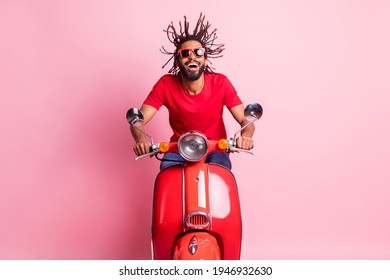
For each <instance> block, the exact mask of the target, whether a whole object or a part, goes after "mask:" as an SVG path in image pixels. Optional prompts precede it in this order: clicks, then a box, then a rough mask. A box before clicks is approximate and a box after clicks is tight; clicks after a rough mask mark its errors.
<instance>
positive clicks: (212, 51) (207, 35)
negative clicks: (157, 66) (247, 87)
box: [160, 14, 225, 74]
mask: <svg viewBox="0 0 390 280" xmlns="http://www.w3.org/2000/svg"><path fill="white" fill-rule="evenodd" d="M210 26H211V24H210V23H209V22H208V21H207V22H205V16H203V15H202V14H200V16H199V19H198V22H197V23H196V26H195V29H194V31H193V32H192V34H191V33H190V31H189V27H190V24H189V22H188V21H187V17H186V16H184V24H183V25H182V23H181V22H179V28H180V29H179V32H177V31H176V28H175V27H174V25H173V22H171V24H169V25H168V28H167V29H166V30H164V32H166V33H167V37H168V39H169V41H171V42H172V43H173V44H174V46H175V47H176V49H175V51H174V52H170V51H167V50H166V49H165V48H164V46H162V47H161V49H160V51H161V52H162V53H163V54H168V55H171V58H170V59H169V60H168V61H167V63H165V64H164V66H163V67H162V68H164V67H165V66H166V65H167V64H168V63H169V62H170V61H171V60H172V59H173V58H175V57H176V56H177V55H178V54H177V51H178V50H179V48H180V46H181V45H182V44H183V43H184V42H186V41H189V40H196V41H198V42H199V43H201V44H202V47H203V48H205V49H206V54H205V58H218V57H222V55H220V53H221V52H222V51H223V50H224V46H225V44H216V43H214V41H215V40H216V39H217V34H216V31H217V29H214V30H213V31H212V32H209V28H210ZM210 63H211V62H210ZM178 72H179V67H178V66H177V64H176V59H175V60H174V62H173V66H172V68H171V69H170V70H169V71H168V73H172V74H177V73H178ZM205 73H213V70H212V68H211V67H209V66H206V68H205Z"/></svg>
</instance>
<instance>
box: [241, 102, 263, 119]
mask: <svg viewBox="0 0 390 280" xmlns="http://www.w3.org/2000/svg"><path fill="white" fill-rule="evenodd" d="M244 115H245V118H246V119H247V120H248V121H250V122H253V121H255V120H258V119H260V118H261V116H262V115H263V108H262V107H261V105H260V104H259V103H250V104H248V105H247V106H246V107H245V110H244Z"/></svg>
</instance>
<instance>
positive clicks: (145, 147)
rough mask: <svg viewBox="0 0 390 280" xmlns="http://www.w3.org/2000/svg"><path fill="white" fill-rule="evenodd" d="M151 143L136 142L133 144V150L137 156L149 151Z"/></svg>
mask: <svg viewBox="0 0 390 280" xmlns="http://www.w3.org/2000/svg"><path fill="white" fill-rule="evenodd" d="M150 147H151V144H150V143H149V142H138V143H136V144H135V145H134V147H133V150H134V153H135V154H136V155H137V156H142V155H144V154H147V153H150Z"/></svg>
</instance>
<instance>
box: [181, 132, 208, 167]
mask: <svg viewBox="0 0 390 280" xmlns="http://www.w3.org/2000/svg"><path fill="white" fill-rule="evenodd" d="M178 149H179V153H180V155H181V156H182V157H183V158H184V159H185V160H186V161H190V162H195V161H200V160H201V159H203V158H204V157H205V156H206V154H207V151H208V143H207V138H206V136H204V135H203V134H202V133H199V132H195V131H190V132H187V133H185V134H183V135H182V136H181V137H180V138H179V141H178Z"/></svg>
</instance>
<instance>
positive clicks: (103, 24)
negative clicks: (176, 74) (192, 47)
mask: <svg viewBox="0 0 390 280" xmlns="http://www.w3.org/2000/svg"><path fill="white" fill-rule="evenodd" d="M201 11H203V12H204V13H205V14H206V16H207V18H208V19H209V20H210V22H211V24H212V27H214V28H217V29H218V35H219V42H224V43H225V44H226V47H227V49H226V51H225V52H224V57H223V58H220V59H217V60H214V63H213V66H214V67H215V68H216V69H217V71H219V72H221V73H224V74H226V75H227V76H228V77H229V78H230V80H231V81H232V83H233V84H234V85H235V87H236V89H237V91H238V92H239V94H240V96H241V97H242V99H243V101H244V102H245V103H248V102H253V101H257V102H260V103H261V104H262V105H263V107H264V116H263V118H262V120H261V121H260V122H258V123H257V125H256V127H257V129H256V133H255V141H256V142H255V143H256V147H255V152H256V154H255V156H250V155H246V154H242V155H241V154H240V155H233V156H232V158H233V165H234V172H235V174H236V177H237V180H238V183H239V190H240V198H241V204H242V216H243V222H244V236H243V248H242V258H243V259H389V258H390V214H389V213H390V170H389V167H390V111H389V109H388V108H389V102H390V97H389V93H390V83H389V77H390V66H389V65H390V55H389V49H390V40H389V36H388V34H389V26H390V16H389V13H390V4H389V1H386V0H383V1H380V0H373V1H356V0H327V1H303V0H292V1H291V0H284V1H283V0H277V1H263V0H252V1H245V0H244V1H231V2H229V1H226V0H224V1H209V0H207V1H201V0H199V1H195V2H191V1H190V2H188V1H184V2H183V1H177V0H164V1H133V0H116V1H109V0H97V1H96V0H94V1H92V0H78V1H67V0H55V1H49V0H47V1H44V0H35V1H27V0H24V1H23V0H1V2H0V40H1V42H0V79H1V82H0V92H1V105H0V106H1V110H0V114H1V118H0V120H1V145H0V152H1V161H0V164H1V165H0V170H1V178H0V227H1V230H0V258H1V259H149V258H150V257H151V253H150V240H149V235H150V234H149V228H150V215H151V195H152V185H153V179H154V177H155V175H156V173H157V170H158V162H157V161H155V160H148V159H145V160H143V161H140V162H135V161H134V155H133V153H132V149H131V148H132V145H133V141H132V139H131V136H130V133H129V128H128V124H127V123H126V121H125V113H126V111H127V109H128V108H130V107H134V106H137V107H138V106H140V104H141V103H142V101H143V99H144V98H145V96H146V94H147V93H148V92H149V91H150V89H151V87H152V86H153V84H154V83H155V82H156V81H157V79H158V78H159V77H160V76H161V75H163V74H164V73H166V72H167V70H168V68H166V69H161V66H162V65H163V64H164V63H165V62H166V60H167V59H168V57H167V56H164V55H162V54H161V53H160V52H159V48H160V47H161V45H164V46H166V47H168V48H169V49H171V45H170V44H169V42H168V40H167V38H166V35H165V33H164V32H163V31H162V30H163V29H164V28H166V27H167V26H168V24H169V23H170V21H171V20H172V21H174V22H175V23H176V24H177V23H178V21H179V20H181V19H182V16H183V15H187V16H188V18H189V19H190V20H191V22H194V21H195V20H196V19H197V17H198V15H199V13H200V12H201ZM226 122H227V126H228V134H229V135H231V134H233V133H234V131H235V130H236V129H237V125H236V124H235V122H234V121H233V120H232V118H231V117H230V115H229V114H226ZM162 128H164V129H162ZM165 128H166V129H165ZM148 131H149V132H150V133H151V134H153V136H154V137H155V139H156V141H162V140H166V139H167V138H168V136H169V135H170V131H169V129H168V122H167V114H166V111H165V109H162V110H161V111H160V112H159V114H158V115H157V117H156V118H155V119H153V121H152V122H151V123H150V125H149V127H148Z"/></svg>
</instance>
